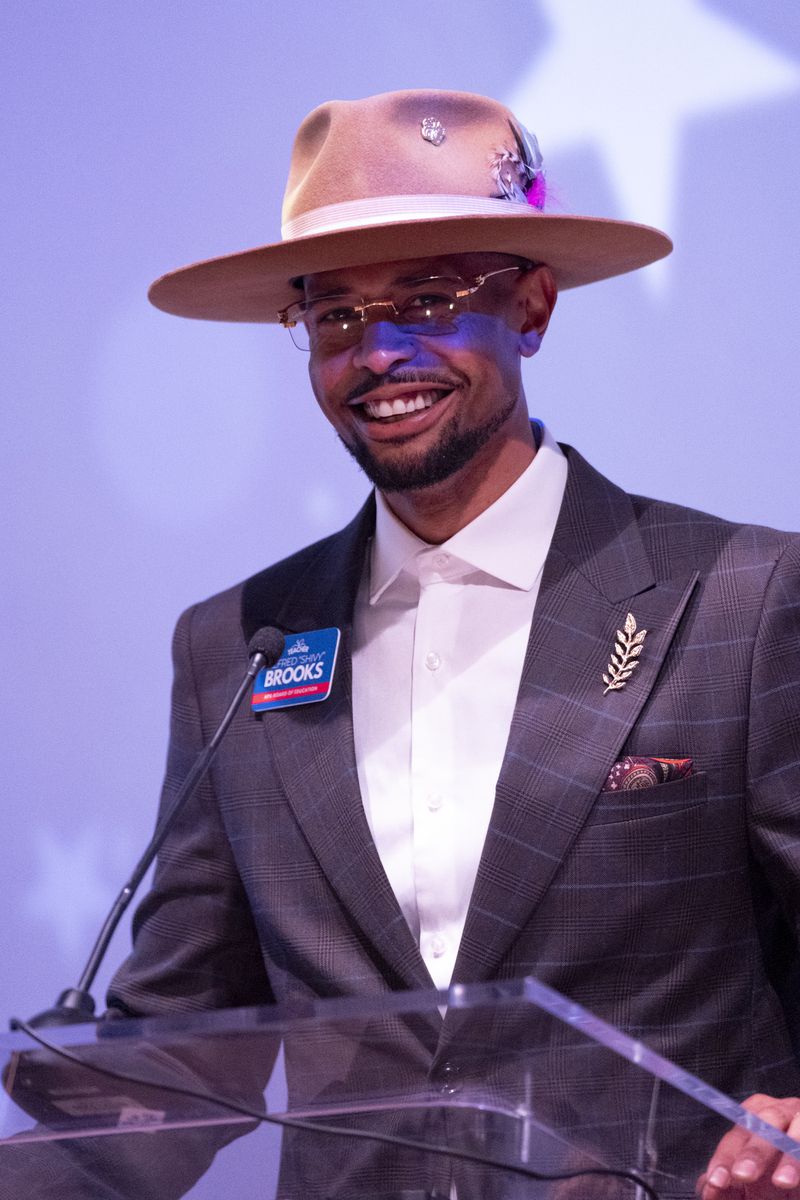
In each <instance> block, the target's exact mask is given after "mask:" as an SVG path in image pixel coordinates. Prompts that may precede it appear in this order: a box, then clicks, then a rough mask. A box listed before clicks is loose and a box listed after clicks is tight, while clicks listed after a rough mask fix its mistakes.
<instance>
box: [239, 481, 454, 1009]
mask: <svg viewBox="0 0 800 1200" xmlns="http://www.w3.org/2000/svg"><path fill="white" fill-rule="evenodd" d="M374 521H375V510H374V501H373V500H372V499H370V500H369V501H368V502H367V504H366V505H365V506H364V508H363V509H362V510H361V512H360V513H359V514H358V516H357V517H356V518H355V520H354V521H353V522H351V524H350V525H348V526H347V528H346V529H344V530H342V532H341V533H340V534H338V535H336V536H335V537H333V538H329V539H327V540H326V541H325V542H322V543H320V544H319V545H318V546H317V547H315V548H313V549H312V552H311V553H310V554H309V555H307V556H305V557H306V560H307V561H306V566H305V569H304V570H303V571H302V572H301V573H300V575H299V577H298V575H297V573H296V570H294V571H292V572H288V573H287V578H288V579H291V585H290V590H289V591H288V592H287V593H286V595H285V596H284V597H278V596H277V595H276V594H275V585H274V583H273V582H272V580H274V575H273V574H271V573H268V574H267V575H265V578H266V579H269V580H270V591H269V594H264V593H263V592H262V591H260V590H259V584H258V580H259V577H256V580H254V581H251V583H250V584H249V585H248V587H247V589H246V591H245V596H244V600H243V617H242V623H243V627H244V630H245V634H246V636H250V635H251V634H252V633H253V632H254V631H255V629H257V628H258V627H259V626H260V625H263V624H273V625H277V626H278V627H279V628H280V629H281V630H282V631H283V632H286V633H303V632H306V631H308V630H312V629H320V628H326V627H329V626H336V627H337V628H339V629H340V630H341V634H342V639H341V643H340V647H339V656H338V662H337V667H336V676H335V679H334V685H333V688H332V690H331V694H330V696H329V697H328V699H327V700H326V701H324V702H323V703H322V704H306V705H298V706H297V707H294V708H286V709H278V710H275V711H273V712H268V713H265V714H264V716H263V724H264V732H265V736H266V738H267V741H268V747H269V753H270V754H271V755H272V757H273V761H274V762H275V765H276V766H277V770H278V773H279V775H280V777H281V782H282V785H283V788H284V790H285V792H286V796H287V798H288V800H289V804H290V805H291V807H292V810H293V812H294V815H295V818H296V820H297V821H298V823H299V825H300V826H301V828H302V830H303V833H304V835H305V837H306V839H307V841H308V844H309V846H310V847H311V850H312V852H313V854H314V855H315V857H316V859H317V861H318V863H319V865H320V867H321V868H322V870H323V871H324V872H325V875H326V876H327V878H328V881H329V882H330V884H331V886H332V887H333V888H334V890H335V892H336V894H337V895H338V897H339V899H340V901H341V903H342V905H343V907H344V908H345V910H346V911H347V913H348V914H349V915H350V917H351V918H352V919H354V920H355V922H356V923H357V925H358V926H359V928H360V929H361V932H362V933H363V935H364V938H365V939H366V941H367V942H369V943H370V945H371V946H372V947H374V948H375V950H377V952H378V954H379V955H380V956H381V958H382V959H383V963H382V966H381V970H382V972H383V974H384V975H385V976H386V978H387V979H388V981H389V983H390V986H392V987H395V988H425V987H431V986H432V985H431V979H430V976H429V974H428V972H427V969H426V967H425V965H424V963H423V961H422V957H421V955H420V952H419V947H418V946H417V944H416V942H415V940H414V938H413V936H412V934H411V931H410V929H409V927H408V925H407V923H406V920H405V918H404V917H403V914H402V912H401V911H400V907H399V905H398V903H397V900H396V898H395V895H394V892H393V891H392V888H391V885H390V884H389V881H388V879H387V877H386V873H385V871H384V869H383V866H382V864H381V861H380V858H379V856H378V851H377V849H376V847H375V843H374V842H373V840H372V835H371V833H370V830H369V826H368V824H367V819H366V816H365V814H364V806H363V803H362V799H361V793H360V790H359V786H358V771H357V767H356V758H355V747H354V741H353V715H352V657H351V653H352V652H351V642H352V621H353V609H354V605H355V600H356V595H357V592H358V588H359V584H360V581H361V575H362V570H363V564H364V555H365V553H366V550H367V546H368V544H369V538H370V536H371V535H372V532H373V529H374Z"/></svg>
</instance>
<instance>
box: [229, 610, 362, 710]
mask: <svg viewBox="0 0 800 1200" xmlns="http://www.w3.org/2000/svg"><path fill="white" fill-rule="evenodd" d="M339 636H340V634H339V630H338V629H312V630H311V631H310V633H290V634H287V636H286V645H285V647H284V651H283V654H282V655H281V657H280V658H279V659H278V661H277V662H276V663H275V666H274V667H264V668H263V669H262V670H261V671H259V672H258V674H257V675H256V680H255V683H254V684H253V697H252V699H251V701H250V706H251V709H252V711H253V712H267V711H269V710H270V709H272V708H289V707H291V705H293V704H318V703H319V702H320V700H327V698H328V696H329V695H330V690H331V684H332V683H333V672H334V668H335V666H336V655H337V652H338V650H339Z"/></svg>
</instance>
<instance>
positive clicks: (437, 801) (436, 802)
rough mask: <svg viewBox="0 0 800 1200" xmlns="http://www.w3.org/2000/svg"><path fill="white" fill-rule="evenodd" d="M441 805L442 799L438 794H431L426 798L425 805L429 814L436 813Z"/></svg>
mask: <svg viewBox="0 0 800 1200" xmlns="http://www.w3.org/2000/svg"><path fill="white" fill-rule="evenodd" d="M442 803H443V801H442V797H441V796H440V795H439V793H438V792H431V794H430V795H429V796H428V800H427V804H428V808H429V810H430V811H431V812H438V811H439V809H440V808H441V807H442Z"/></svg>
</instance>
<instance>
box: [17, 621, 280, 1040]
mask: <svg viewBox="0 0 800 1200" xmlns="http://www.w3.org/2000/svg"><path fill="white" fill-rule="evenodd" d="M283 647H284V637H283V634H282V633H280V631H279V630H277V629H275V628H273V627H272V626H270V625H265V626H264V627H263V628H262V629H259V630H258V632H257V633H255V634H253V636H252V638H251V639H250V643H249V645H248V647H247V653H248V657H249V662H248V665H247V671H246V672H245V675H244V678H243V679H242V682H241V683H240V684H239V687H238V689H237V691H236V695H235V696H234V697H233V699H232V700H231V702H230V705H229V706H228V710H227V712H226V713H225V716H224V717H223V718H222V720H221V721H220V723H219V725H218V726H217V729H216V731H215V733H214V736H213V737H212V739H211V741H210V742H209V743H208V745H207V746H205V747H204V748H203V750H201V752H200V754H199V755H198V756H197V758H196V759H195V761H194V763H193V764H192V766H191V768H190V769H189V772H188V774H187V775H186V778H185V779H184V780H183V783H182V784H181V786H180V787H179V788H178V791H177V792H176V794H175V797H174V799H173V801H172V803H171V804H170V806H169V808H168V809H167V810H166V812H165V813H164V814H163V816H162V817H161V820H160V821H159V822H158V824H157V825H156V829H155V833H154V834H153V836H152V838H151V839H150V841H149V842H148V844H147V847H146V849H145V851H144V854H143V855H142V856H141V858H140V859H139V861H138V862H137V864H136V866H135V867H134V869H133V873H132V874H131V877H130V879H129V880H128V882H127V883H126V884H125V885H124V887H123V888H122V890H121V891H120V893H119V895H118V896H117V898H116V900H115V901H114V903H113V905H112V906H111V910H110V911H109V914H108V916H107V917H106V919H105V921H104V922H103V927H102V929H101V930H100V933H99V934H98V936H97V941H96V942H95V944H94V947H93V949H92V952H91V954H90V955H89V958H88V961H87V963H86V966H85V967H84V968H83V972H82V974H81V977H80V979H79V980H78V983H77V986H76V987H74V988H67V989H66V990H65V991H63V992H62V993H61V995H60V996H59V997H58V999H57V1000H56V1002H55V1004H54V1006H53V1007H52V1008H48V1009H45V1011H44V1012H41V1013H37V1015H36V1016H35V1017H32V1018H31V1020H30V1021H29V1022H28V1024H29V1025H31V1026H32V1027H33V1028H34V1029H37V1028H44V1027H46V1026H54V1025H75V1024H79V1023H80V1022H82V1021H91V1020H92V1017H93V1016H94V1010H95V1003H94V1000H93V998H92V996H91V992H90V989H91V986H92V984H93V983H94V980H95V976H96V975H97V972H98V970H99V968H100V964H101V963H102V961H103V958H104V957H105V953H106V951H107V950H108V946H109V943H110V941H111V938H112V937H113V936H114V932H115V930H116V928H117V926H118V925H119V923H120V921H121V920H122V917H123V914H124V913H125V910H126V909H127V907H128V905H129V904H130V902H131V900H132V899H133V897H134V895H135V893H136V890H137V888H138V887H139V884H140V883H141V882H142V880H143V879H144V877H145V875H146V873H147V870H148V868H149V866H150V864H151V863H152V861H153V859H154V858H155V857H156V855H157V854H158V852H159V850H160V849H161V847H162V845H163V843H164V840H165V838H166V836H167V834H168V833H169V831H170V829H171V828H172V826H173V824H174V823H175V819H176V818H177V816H178V813H179V812H180V811H181V809H182V808H183V806H184V805H185V804H186V801H187V800H189V799H190V797H191V796H193V795H194V793H195V791H196V789H197V786H198V784H199V783H200V781H201V780H202V778H203V776H204V775H205V774H206V772H207V771H208V768H209V767H210V766H211V761H212V759H213V758H214V755H215V754H216V753H217V750H218V749H219V745H220V742H221V741H222V739H223V738H224V736H225V734H226V733H227V731H228V726H229V725H230V723H231V721H232V720H233V718H234V716H235V715H236V712H237V709H238V708H239V705H240V704H241V702H242V699H243V698H244V696H245V693H246V692H247V691H248V690H249V688H250V685H251V683H252V681H253V680H254V679H255V677H256V675H257V674H258V672H259V671H260V670H261V669H262V667H271V666H273V665H274V664H275V663H276V662H277V661H278V659H279V658H280V656H281V654H282V653H283Z"/></svg>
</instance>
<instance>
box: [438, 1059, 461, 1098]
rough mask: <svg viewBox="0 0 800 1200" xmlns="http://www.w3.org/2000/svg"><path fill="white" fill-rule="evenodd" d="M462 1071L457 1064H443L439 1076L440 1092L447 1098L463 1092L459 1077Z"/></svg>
mask: <svg viewBox="0 0 800 1200" xmlns="http://www.w3.org/2000/svg"><path fill="white" fill-rule="evenodd" d="M460 1074H461V1069H460V1067H459V1066H457V1064H456V1063H452V1062H445V1063H442V1065H441V1067H440V1068H439V1070H438V1072H437V1075H438V1080H439V1091H440V1092H441V1093H442V1094H443V1095H445V1096H454V1095H455V1094H456V1092H459V1091H461V1083H460V1082H459V1078H458V1077H459V1075H460Z"/></svg>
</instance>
